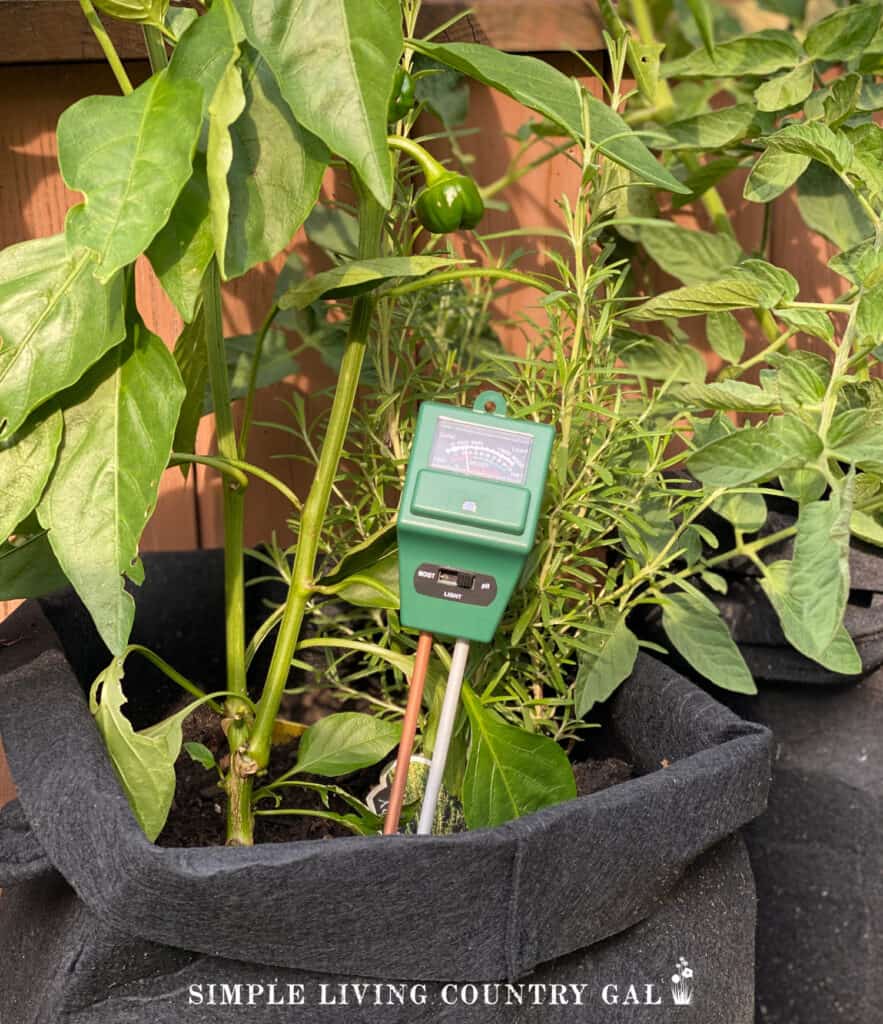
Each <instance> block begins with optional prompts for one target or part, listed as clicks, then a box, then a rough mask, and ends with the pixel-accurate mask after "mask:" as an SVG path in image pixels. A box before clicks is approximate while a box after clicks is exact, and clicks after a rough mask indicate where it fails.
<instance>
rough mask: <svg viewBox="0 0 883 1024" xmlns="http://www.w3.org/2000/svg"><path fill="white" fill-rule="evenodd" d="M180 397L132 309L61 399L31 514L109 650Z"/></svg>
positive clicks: (128, 611)
mask: <svg viewBox="0 0 883 1024" xmlns="http://www.w3.org/2000/svg"><path fill="white" fill-rule="evenodd" d="M183 397H184V387H183V385H182V383H181V377H180V375H179V373H178V369H177V367H176V366H175V362H174V360H173V358H172V356H171V354H170V353H169V352H168V351H167V350H166V347H165V346H164V345H163V343H162V341H160V339H159V338H157V337H156V335H154V334H151V333H150V331H148V330H147V328H146V327H145V326H144V325H143V323H141V321H140V320H139V319H133V320H132V321H131V322H130V325H129V335H128V338H127V339H126V342H125V344H123V345H120V346H118V347H117V348H116V349H114V350H113V351H112V352H110V353H108V355H107V356H105V358H104V359H103V360H102V361H101V362H100V363H99V364H98V365H97V366H95V367H93V369H92V370H90V371H89V373H88V374H87V375H86V376H85V377H84V378H83V379H82V380H81V381H80V382H79V383H78V384H76V385H75V386H74V387H73V388H71V389H70V390H69V391H67V392H65V393H64V395H63V396H62V397H61V399H60V402H61V405H62V408H63V415H64V438H63V440H62V445H61V449H60V451H59V456H58V464H57V466H56V468H55V471H54V473H53V475H52V478H51V479H50V481H49V484H48V486H47V488H46V491H45V493H44V495H43V497H42V499H41V501H40V504H39V505H38V507H37V518H38V519H39V521H40V525H41V526H43V527H44V528H45V529H46V530H48V531H49V541H50V543H51V545H52V550H53V551H54V552H55V556H56V558H57V559H58V562H59V564H60V565H61V567H62V569H63V570H64V573H65V575H66V576H67V577H68V579H69V580H70V581H71V583H72V584H73V585H74V587H75V589H76V591H77V593H78V594H79V596H80V598H81V599H82V601H83V603H84V604H85V605H86V607H87V609H88V610H89V613H90V614H91V616H92V618H93V620H94V621H95V625H96V627H97V628H98V632H99V634H100V635H101V638H102V639H103V640H104V642H105V643H106V644H107V646H108V647H109V648H110V650H111V652H112V653H113V654H116V655H120V654H122V652H123V651H124V650H125V647H126V644H127V642H128V638H129V632H130V630H131V628H132V618H133V615H134V609H135V606H134V602H133V601H132V598H131V596H130V595H129V594H127V593H126V591H125V589H124V587H123V575H124V574H128V573H130V572H132V567H133V563H134V562H135V560H136V558H137V555H138V540H139V538H140V536H141V532H142V530H143V529H144V526H145V523H146V522H147V520H148V518H149V516H150V513H151V512H152V510H153V507H154V505H155V503H156V497H157V492H158V490H159V482H160V476H161V475H162V472H163V470H164V469H165V467H166V465H167V463H168V460H169V455H170V453H171V450H172V438H173V436H174V433H175V424H176V423H177V420H178V411H179V409H180V406H181V402H182V400H183Z"/></svg>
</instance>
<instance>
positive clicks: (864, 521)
mask: <svg viewBox="0 0 883 1024" xmlns="http://www.w3.org/2000/svg"><path fill="white" fill-rule="evenodd" d="M849 529H850V532H851V533H852V534H853V536H855V537H858V538H859V540H864V541H867V542H868V543H869V544H876V545H877V547H883V524H881V523H880V522H879V521H878V520H877V519H876V518H875V517H874V516H872V515H870V514H869V513H867V512H861V511H859V510H858V509H853V513H852V516H851V517H850V520H849ZM2 570H3V563H2V562H0V575H2Z"/></svg>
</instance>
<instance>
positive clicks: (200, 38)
mask: <svg viewBox="0 0 883 1024" xmlns="http://www.w3.org/2000/svg"><path fill="white" fill-rule="evenodd" d="M232 26H235V21H233V20H232V19H231V12H230V9H229V5H228V3H225V2H219V3H216V4H212V5H211V6H210V7H209V9H208V10H207V11H206V13H205V14H204V15H202V16H201V17H199V18H197V20H196V22H195V24H194V25H192V26H191V27H190V28H189V29H188V30H187V33H186V35H185V36H184V37H183V38H182V39H181V40H180V41H179V43H178V45H177V46H176V47H175V52H174V53H173V54H172V59H171V61H170V62H169V80H170V82H171V83H172V84H173V85H174V86H175V87H176V88H177V87H178V85H179V84H180V83H181V82H197V83H198V84H199V85H200V86H202V116H203V117H205V115H206V114H207V113H208V106H209V103H211V101H212V97H213V96H214V95H215V90H216V89H217V88H218V86H219V85H220V83H221V79H222V78H223V77H224V74H225V73H226V70H227V68H228V67H229V65H230V62H231V60H234V59H235V57H236V49H237V46H236V42H237V41H236V39H235V38H234V37H235V36H239V37H240V38H241V33H240V32H238V31H233V29H232Z"/></svg>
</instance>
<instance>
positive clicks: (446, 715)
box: [417, 640, 469, 836]
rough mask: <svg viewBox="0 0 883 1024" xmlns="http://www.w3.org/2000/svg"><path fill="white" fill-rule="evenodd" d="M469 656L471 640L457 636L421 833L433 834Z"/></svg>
mask: <svg viewBox="0 0 883 1024" xmlns="http://www.w3.org/2000/svg"><path fill="white" fill-rule="evenodd" d="M468 658H469V642H468V641H467V640H458V641H457V642H456V643H455V644H454V654H453V656H452V657H451V671H450V672H449V673H448V682H447V685H446V686H445V699H444V701H443V703H442V709H441V715H440V717H439V721H438V732H437V733H436V737H435V749H434V750H433V752H432V764H431V765H430V768H429V778H428V779H427V781H426V792H425V793H424V794H423V806H422V807H421V808H420V821H419V822H418V824H417V835H418V836H428V835H431V834H432V823H433V821H434V819H435V808H436V806H437V805H438V795H439V793H440V792H441V787H442V781H443V780H444V777H445V765H446V764H447V761H448V748H449V747H450V745H451V736H452V735H453V733H454V723H455V722H456V720H457V708H458V707H459V705H460V690H461V688H462V686H463V675H464V674H465V672H466V661H467V659H468Z"/></svg>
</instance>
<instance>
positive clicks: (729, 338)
mask: <svg viewBox="0 0 883 1024" xmlns="http://www.w3.org/2000/svg"><path fill="white" fill-rule="evenodd" d="M705 335H706V337H707V338H708V344H709V345H711V349H712V351H713V352H716V353H717V354H718V355H719V356H720V357H721V359H723V360H725V361H726V362H728V363H738V362H739V360H740V359H741V358H742V353H743V352H744V351H745V332H744V331H743V330H742V325H741V324H740V323H739V321H738V320H737V319H736V318H735V317H734V316H733V314H732V313H709V314H708V316H707V317H706V318H705Z"/></svg>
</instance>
